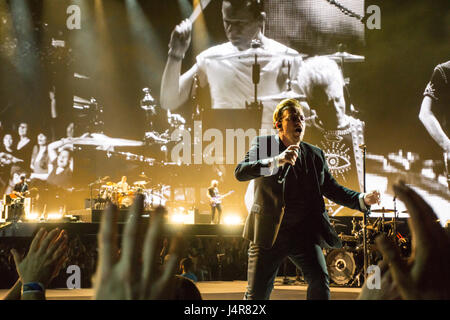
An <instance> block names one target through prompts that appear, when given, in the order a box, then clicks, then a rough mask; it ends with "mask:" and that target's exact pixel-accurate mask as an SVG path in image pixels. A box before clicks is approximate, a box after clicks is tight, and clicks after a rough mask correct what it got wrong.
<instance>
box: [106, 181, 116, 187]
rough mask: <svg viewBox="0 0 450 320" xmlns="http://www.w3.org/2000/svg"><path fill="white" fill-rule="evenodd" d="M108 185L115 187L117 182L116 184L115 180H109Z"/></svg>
mask: <svg viewBox="0 0 450 320" xmlns="http://www.w3.org/2000/svg"><path fill="white" fill-rule="evenodd" d="M106 185H107V186H108V187H115V186H116V185H117V184H115V183H114V182H107V183H106Z"/></svg>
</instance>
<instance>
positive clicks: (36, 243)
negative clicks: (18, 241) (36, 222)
mask: <svg viewBox="0 0 450 320" xmlns="http://www.w3.org/2000/svg"><path fill="white" fill-rule="evenodd" d="M44 233H45V229H44V228H41V229H39V231H38V232H37V233H36V235H35V236H34V238H33V241H31V245H30V250H29V251H28V252H35V251H37V250H38V249H39V244H40V243H41V239H42V237H43V236H44Z"/></svg>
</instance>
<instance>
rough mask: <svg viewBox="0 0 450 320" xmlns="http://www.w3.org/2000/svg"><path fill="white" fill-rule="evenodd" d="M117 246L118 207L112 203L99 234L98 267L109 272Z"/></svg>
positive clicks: (105, 214)
mask: <svg viewBox="0 0 450 320" xmlns="http://www.w3.org/2000/svg"><path fill="white" fill-rule="evenodd" d="M116 244H117V207H116V206H115V205H114V204H112V203H110V204H108V206H107V207H106V210H105V211H104V212H103V215H102V221H101V224H100V232H99V233H98V250H99V263H98V265H99V266H101V267H102V268H105V269H106V270H109V269H110V267H111V265H112V264H113V261H114V257H115V254H116V246H117V245H116Z"/></svg>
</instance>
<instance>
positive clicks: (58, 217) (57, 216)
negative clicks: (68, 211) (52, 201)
mask: <svg viewBox="0 0 450 320" xmlns="http://www.w3.org/2000/svg"><path fill="white" fill-rule="evenodd" d="M62 218H63V214H62V213H59V212H51V213H49V214H47V220H62Z"/></svg>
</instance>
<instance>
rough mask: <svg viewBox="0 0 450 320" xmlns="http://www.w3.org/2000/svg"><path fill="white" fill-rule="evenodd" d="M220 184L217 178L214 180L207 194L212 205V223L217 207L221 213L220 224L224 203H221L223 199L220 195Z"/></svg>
mask: <svg viewBox="0 0 450 320" xmlns="http://www.w3.org/2000/svg"><path fill="white" fill-rule="evenodd" d="M218 186H219V182H218V181H217V180H212V181H211V186H210V187H209V188H208V192H207V193H206V195H207V196H208V199H209V204H210V206H211V224H213V223H214V218H215V215H216V209H217V212H218V213H219V221H218V223H219V224H220V218H221V217H222V205H221V203H222V201H221V200H222V199H221V197H220V193H219V189H218Z"/></svg>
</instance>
